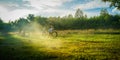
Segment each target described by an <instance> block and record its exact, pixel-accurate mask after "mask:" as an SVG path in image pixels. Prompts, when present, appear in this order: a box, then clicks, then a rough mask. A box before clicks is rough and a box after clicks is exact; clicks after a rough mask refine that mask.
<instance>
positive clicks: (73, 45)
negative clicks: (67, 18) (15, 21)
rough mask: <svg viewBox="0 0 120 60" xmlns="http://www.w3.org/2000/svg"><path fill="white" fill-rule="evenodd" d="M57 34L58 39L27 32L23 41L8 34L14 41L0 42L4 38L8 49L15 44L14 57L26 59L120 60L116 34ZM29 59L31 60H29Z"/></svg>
mask: <svg viewBox="0 0 120 60" xmlns="http://www.w3.org/2000/svg"><path fill="white" fill-rule="evenodd" d="M57 32H58V37H56V38H53V37H51V36H49V35H43V34H41V33H40V32H31V34H30V36H27V37H23V36H20V35H16V34H12V37H13V38H17V40H14V41H10V40H12V39H13V38H11V37H9V36H6V37H1V38H0V39H5V38H6V40H7V41H3V43H5V44H6V42H7V43H12V44H11V45H17V44H19V45H17V46H16V47H14V49H16V50H15V51H16V52H17V51H20V53H19V52H18V53H19V54H17V55H18V57H20V56H21V55H23V57H24V56H25V58H26V59H32V58H34V59H35V58H36V59H37V58H38V57H41V58H40V59H42V60H46V59H48V60H49V59H52V60H67V59H68V60H85V59H88V60H89V59H91V60H95V59H98V60H101V59H108V60H109V59H113V60H116V59H117V60H119V58H120V52H119V50H120V44H119V39H120V37H119V36H120V34H119V30H115V31H114V30H108V31H107V30H96V31H95V30H65V31H57ZM96 32H100V33H96ZM103 32H109V33H103ZM113 32H117V33H118V34H114V33H113ZM7 38H8V39H7ZM9 39H10V40H9ZM11 47H12V46H11ZM2 48H3V49H6V48H4V47H2ZM10 52H11V51H10ZM24 52H26V53H24ZM20 54H21V55H20ZM3 55H4V54H3ZM17 55H16V56H17ZM30 56H32V58H29V57H30ZM21 59H22V58H21ZM23 59H24V58H23Z"/></svg>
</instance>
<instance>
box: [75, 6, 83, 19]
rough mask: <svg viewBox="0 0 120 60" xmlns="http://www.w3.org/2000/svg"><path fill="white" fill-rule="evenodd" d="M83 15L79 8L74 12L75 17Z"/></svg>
mask: <svg viewBox="0 0 120 60" xmlns="http://www.w3.org/2000/svg"><path fill="white" fill-rule="evenodd" d="M82 17H83V11H82V10H80V9H79V8H78V9H77V10H76V12H75V18H82Z"/></svg>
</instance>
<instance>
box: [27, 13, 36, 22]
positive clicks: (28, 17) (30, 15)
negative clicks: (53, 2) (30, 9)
mask: <svg viewBox="0 0 120 60" xmlns="http://www.w3.org/2000/svg"><path fill="white" fill-rule="evenodd" d="M34 18H35V17H34V15H33V14H29V15H28V16H27V19H28V20H29V21H33V20H34Z"/></svg>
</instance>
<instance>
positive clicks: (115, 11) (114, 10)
mask: <svg viewBox="0 0 120 60" xmlns="http://www.w3.org/2000/svg"><path fill="white" fill-rule="evenodd" d="M112 12H113V13H120V11H119V10H118V9H117V8H114V9H113V10H112Z"/></svg>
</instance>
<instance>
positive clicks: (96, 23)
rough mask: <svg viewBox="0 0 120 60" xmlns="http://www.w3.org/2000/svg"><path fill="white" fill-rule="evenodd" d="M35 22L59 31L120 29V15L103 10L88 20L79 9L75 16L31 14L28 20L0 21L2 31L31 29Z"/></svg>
mask: <svg viewBox="0 0 120 60" xmlns="http://www.w3.org/2000/svg"><path fill="white" fill-rule="evenodd" d="M34 22H36V23H37V24H38V25H40V26H42V27H48V26H50V25H53V26H54V28H55V29H57V30H65V29H120V26H119V25H120V15H118V14H116V15H111V14H109V13H108V11H107V9H102V10H101V12H100V15H99V16H94V17H90V18H88V17H87V15H85V14H84V13H83V11H82V10H80V9H77V10H76V12H75V15H74V16H73V15H72V14H68V15H66V16H64V17H59V16H58V17H41V16H34V14H29V15H28V16H27V18H19V19H17V20H15V21H9V22H8V23H4V22H3V20H2V19H0V31H2V32H4V31H22V30H23V29H24V28H26V27H28V28H29V27H31V26H32V24H33V23H34ZM33 29H34V28H33Z"/></svg>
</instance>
